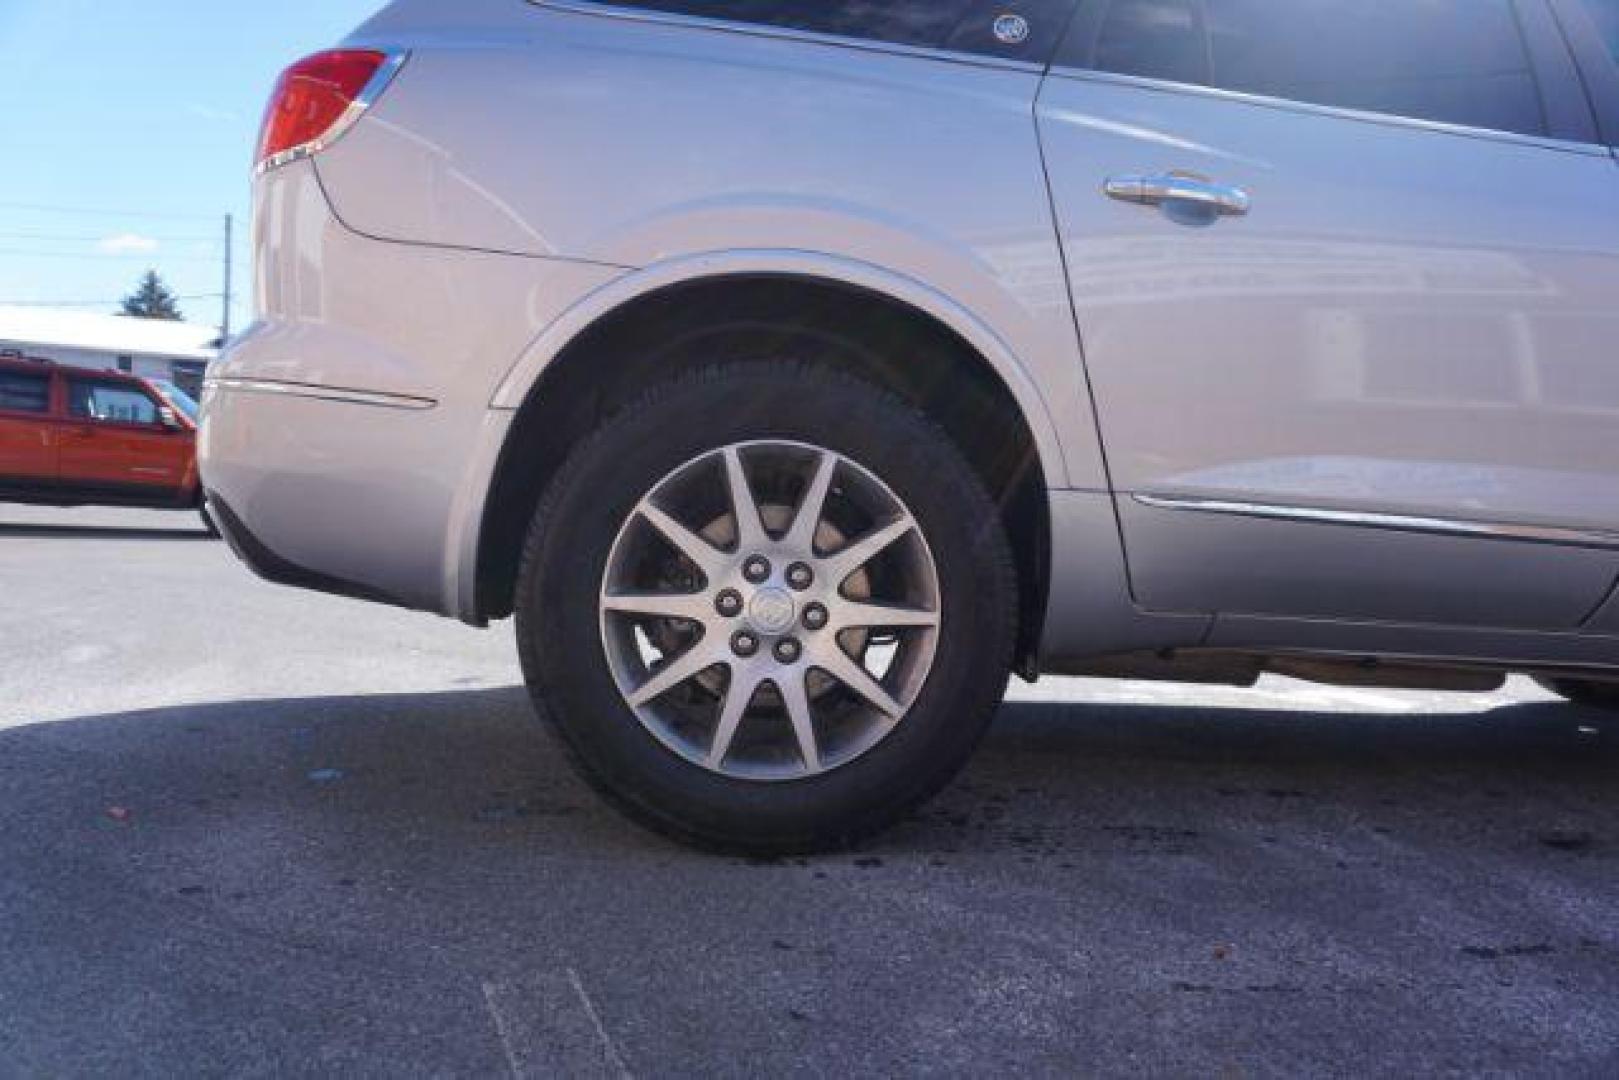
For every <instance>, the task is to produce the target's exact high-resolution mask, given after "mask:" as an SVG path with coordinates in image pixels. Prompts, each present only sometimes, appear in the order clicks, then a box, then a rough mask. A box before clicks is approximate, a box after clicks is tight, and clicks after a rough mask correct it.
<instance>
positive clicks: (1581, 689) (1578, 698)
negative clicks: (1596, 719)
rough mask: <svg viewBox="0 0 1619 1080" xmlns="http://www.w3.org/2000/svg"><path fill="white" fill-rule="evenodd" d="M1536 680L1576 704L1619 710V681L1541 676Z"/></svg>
mask: <svg viewBox="0 0 1619 1080" xmlns="http://www.w3.org/2000/svg"><path fill="white" fill-rule="evenodd" d="M1535 682H1537V683H1539V684H1540V685H1541V686H1543V687H1545V688H1546V689H1547V690H1550V691H1551V692H1552V693H1554V694H1556V695H1558V696H1559V697H1561V698H1564V699H1566V700H1568V701H1571V702H1573V703H1574V704H1576V705H1585V706H1587V707H1589V708H1594V709H1610V710H1615V711H1619V683H1606V682H1597V681H1594V680H1591V679H1557V678H1549V677H1540V676H1537V677H1536V678H1535Z"/></svg>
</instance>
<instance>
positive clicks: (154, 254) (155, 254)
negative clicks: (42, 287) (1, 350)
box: [0, 248, 219, 263]
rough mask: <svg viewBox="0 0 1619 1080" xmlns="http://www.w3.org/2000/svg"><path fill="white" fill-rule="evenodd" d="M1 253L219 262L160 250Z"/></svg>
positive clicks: (1, 250) (10, 250)
mask: <svg viewBox="0 0 1619 1080" xmlns="http://www.w3.org/2000/svg"><path fill="white" fill-rule="evenodd" d="M0 255H10V256H16V257H24V258H31V259H141V260H144V261H145V262H149V263H168V262H207V263H217V262H219V256H218V255H165V254H163V253H162V252H160V251H31V250H29V249H28V248H0Z"/></svg>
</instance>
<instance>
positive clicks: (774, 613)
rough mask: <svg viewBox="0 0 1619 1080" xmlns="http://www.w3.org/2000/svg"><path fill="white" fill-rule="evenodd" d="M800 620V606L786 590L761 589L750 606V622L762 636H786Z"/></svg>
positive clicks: (754, 595) (755, 594)
mask: <svg viewBox="0 0 1619 1080" xmlns="http://www.w3.org/2000/svg"><path fill="white" fill-rule="evenodd" d="M797 619H798V605H797V604H795V603H794V602H793V597H792V594H791V593H789V592H788V591H787V590H786V589H777V588H770V589H760V590H759V591H758V592H756V593H754V594H753V601H752V602H751V603H750V604H748V621H749V622H751V623H752V624H753V628H754V629H755V630H757V631H759V633H761V634H771V635H775V634H785V633H786V632H787V631H789V630H791V629H792V628H793V623H794V622H796V621H797Z"/></svg>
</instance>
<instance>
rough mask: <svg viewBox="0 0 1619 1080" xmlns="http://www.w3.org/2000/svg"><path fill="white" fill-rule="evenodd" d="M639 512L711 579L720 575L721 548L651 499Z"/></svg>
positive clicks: (641, 506) (721, 562)
mask: <svg viewBox="0 0 1619 1080" xmlns="http://www.w3.org/2000/svg"><path fill="white" fill-rule="evenodd" d="M637 513H639V514H640V515H641V517H643V518H644V519H646V523H647V524H648V525H651V526H652V527H653V528H654V529H656V530H658V532H659V533H660V534H661V535H662V536H663V538H664V539H665V540H667V541H669V543H671V544H673V545H674V546H675V549H676V550H677V551H679V552H680V553H681V554H682V555H684V556H686V558H688V559H690V560H691V561H692V562H694V563H696V564H697V568H698V569H699V570H701V571H702V572H703V573H704V574H705V575H707V576H708V577H709V578H710V579H712V578H715V577H717V576H718V575H719V572H720V569H721V567H722V565H723V554H722V553H721V551H720V550H719V548H717V547H715V546H714V545H713V544H710V543H709V542H708V541H707V540H704V539H703V538H702V537H701V536H698V535H697V534H696V533H695V532H693V531H692V530H690V529H688V528H686V526H684V525H682V524H681V523H680V522H678V521H676V520H675V519H674V518H673V517H671V516H670V515H669V514H668V513H666V512H664V511H663V510H662V509H661V508H659V507H658V506H656V505H655V504H654V503H653V502H652V500H651V499H648V500H647V501H645V502H643V503H642V504H641V505H640V508H639V509H638V510H637Z"/></svg>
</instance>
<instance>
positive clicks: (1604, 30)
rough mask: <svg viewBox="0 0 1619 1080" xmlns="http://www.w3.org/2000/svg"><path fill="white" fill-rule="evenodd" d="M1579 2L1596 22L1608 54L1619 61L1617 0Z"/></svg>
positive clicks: (1618, 8)
mask: <svg viewBox="0 0 1619 1080" xmlns="http://www.w3.org/2000/svg"><path fill="white" fill-rule="evenodd" d="M1580 3H1581V5H1583V6H1584V8H1585V10H1586V11H1588V12H1589V13H1590V15H1591V21H1592V22H1594V23H1596V25H1597V32H1598V33H1600V34H1601V35H1602V43H1603V44H1604V45H1606V46H1607V47H1608V55H1610V56H1612V57H1613V59H1614V62H1615V63H1619V0H1580Z"/></svg>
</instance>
